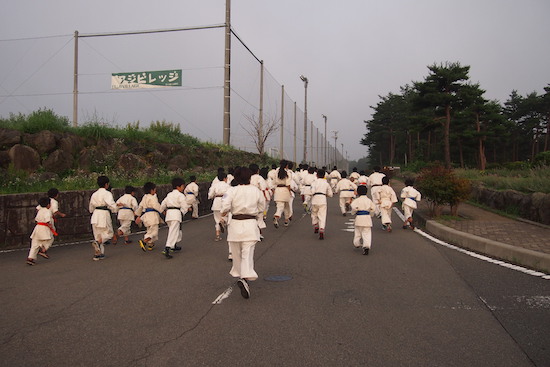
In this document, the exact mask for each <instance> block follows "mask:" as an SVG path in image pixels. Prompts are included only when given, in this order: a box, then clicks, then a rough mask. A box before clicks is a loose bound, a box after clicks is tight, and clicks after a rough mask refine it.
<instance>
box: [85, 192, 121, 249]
mask: <svg viewBox="0 0 550 367" xmlns="http://www.w3.org/2000/svg"><path fill="white" fill-rule="evenodd" d="M98 207H106V208H107V209H108V210H105V209H97V208H98ZM88 209H89V211H90V213H92V218H91V220H90V223H91V224H92V231H93V233H94V239H95V240H96V241H97V242H98V243H99V247H100V250H101V253H102V254H104V253H105V247H104V246H103V244H104V243H105V242H107V241H108V240H110V239H111V238H113V235H114V232H113V220H112V218H111V213H116V212H117V210H118V208H117V206H116V203H115V200H114V199H113V194H112V193H111V192H110V191H108V190H106V189H105V188H103V187H102V188H100V189H98V190H97V191H96V192H94V193H93V194H92V196H91V197H90V205H89V207H88Z"/></svg>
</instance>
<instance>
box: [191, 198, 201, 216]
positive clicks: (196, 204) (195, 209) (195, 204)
mask: <svg viewBox="0 0 550 367" xmlns="http://www.w3.org/2000/svg"><path fill="white" fill-rule="evenodd" d="M191 207H192V208H193V213H192V214H191V217H192V218H198V217H199V201H198V200H195V201H194V202H193V204H192V205H191Z"/></svg>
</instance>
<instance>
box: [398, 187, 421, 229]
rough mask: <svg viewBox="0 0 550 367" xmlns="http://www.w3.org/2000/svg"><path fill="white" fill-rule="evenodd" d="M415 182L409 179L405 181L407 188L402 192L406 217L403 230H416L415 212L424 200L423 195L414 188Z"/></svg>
mask: <svg viewBox="0 0 550 367" xmlns="http://www.w3.org/2000/svg"><path fill="white" fill-rule="evenodd" d="M413 185H414V180H413V179H411V178H407V179H406V180H405V187H404V188H403V190H401V194H400V195H399V196H401V199H403V205H402V209H403V214H404V215H405V222H404V223H403V229H407V228H409V227H410V228H411V229H414V225H413V218H412V216H413V212H414V210H415V209H416V207H417V205H416V203H418V202H419V201H420V200H421V199H422V195H421V194H420V192H418V190H416V189H415V188H414V187H413Z"/></svg>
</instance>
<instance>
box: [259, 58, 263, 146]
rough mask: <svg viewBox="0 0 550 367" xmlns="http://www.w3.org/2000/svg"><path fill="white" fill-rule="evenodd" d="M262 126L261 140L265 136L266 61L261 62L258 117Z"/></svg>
mask: <svg viewBox="0 0 550 367" xmlns="http://www.w3.org/2000/svg"><path fill="white" fill-rule="evenodd" d="M258 123H259V125H260V129H259V130H260V140H262V139H263V134H264V60H262V61H260V116H258Z"/></svg>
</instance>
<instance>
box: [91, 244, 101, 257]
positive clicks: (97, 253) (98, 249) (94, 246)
mask: <svg viewBox="0 0 550 367" xmlns="http://www.w3.org/2000/svg"><path fill="white" fill-rule="evenodd" d="M92 248H93V249H94V252H95V254H96V256H97V255H99V254H101V249H100V248H99V242H97V241H92Z"/></svg>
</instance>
